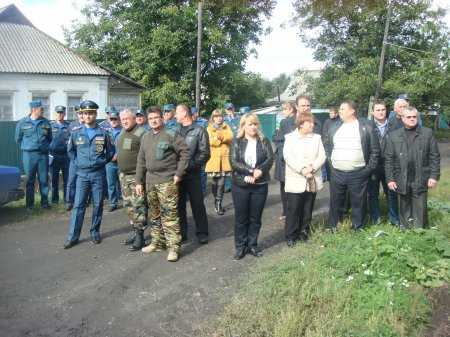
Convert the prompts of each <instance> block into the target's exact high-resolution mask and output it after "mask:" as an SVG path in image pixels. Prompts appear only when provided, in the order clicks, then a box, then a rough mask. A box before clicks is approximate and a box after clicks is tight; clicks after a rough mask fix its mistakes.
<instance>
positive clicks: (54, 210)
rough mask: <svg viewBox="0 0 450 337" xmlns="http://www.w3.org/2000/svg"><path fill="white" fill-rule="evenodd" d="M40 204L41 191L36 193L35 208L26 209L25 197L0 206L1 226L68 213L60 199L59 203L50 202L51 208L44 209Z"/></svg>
mask: <svg viewBox="0 0 450 337" xmlns="http://www.w3.org/2000/svg"><path fill="white" fill-rule="evenodd" d="M40 205H41V198H40V195H39V193H36V195H35V201H34V208H33V209H32V210H27V209H26V207H25V198H22V199H21V200H18V201H13V202H10V203H8V204H6V205H4V206H0V226H1V225H6V224H13V223H17V222H23V221H27V220H31V219H36V218H38V217H41V218H42V217H46V218H55V217H57V216H60V215H61V214H65V213H67V211H66V210H65V206H64V202H63V201H62V200H60V201H59V204H57V205H55V204H50V205H51V209H48V210H47V209H42V208H41V207H40Z"/></svg>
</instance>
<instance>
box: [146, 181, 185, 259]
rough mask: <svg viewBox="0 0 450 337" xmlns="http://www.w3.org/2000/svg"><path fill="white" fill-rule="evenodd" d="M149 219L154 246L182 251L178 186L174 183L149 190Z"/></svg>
mask: <svg viewBox="0 0 450 337" xmlns="http://www.w3.org/2000/svg"><path fill="white" fill-rule="evenodd" d="M147 201H148V218H149V222H150V233H151V236H152V244H155V245H157V246H158V247H160V248H164V247H167V248H172V249H175V250H176V251H177V252H178V251H179V250H180V243H181V230H180V221H179V218H178V186H177V185H176V184H175V183H174V182H173V181H170V182H167V183H162V184H156V185H153V186H152V187H149V188H148V189H147Z"/></svg>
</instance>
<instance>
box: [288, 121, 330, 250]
mask: <svg viewBox="0 0 450 337" xmlns="http://www.w3.org/2000/svg"><path fill="white" fill-rule="evenodd" d="M313 129H314V117H313V115H312V114H310V113H306V114H301V115H299V116H298V118H297V129H295V130H294V131H293V132H291V133H289V134H287V135H286V136H285V143H284V148H283V156H284V161H285V162H286V177H285V178H286V182H285V186H284V188H285V191H286V195H287V214H286V225H285V235H286V241H287V245H288V246H289V247H293V246H294V245H295V243H296V241H298V240H303V241H305V240H307V239H308V235H309V231H310V224H311V219H312V211H313V208H314V201H315V199H316V193H317V191H318V190H320V189H322V187H323V182H322V171H321V167H322V165H323V164H324V163H325V160H326V157H325V150H324V147H323V144H322V140H321V137H320V135H318V134H315V133H313Z"/></svg>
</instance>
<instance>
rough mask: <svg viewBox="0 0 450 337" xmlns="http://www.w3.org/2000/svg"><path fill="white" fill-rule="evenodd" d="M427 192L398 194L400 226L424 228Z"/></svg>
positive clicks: (426, 213)
mask: <svg viewBox="0 0 450 337" xmlns="http://www.w3.org/2000/svg"><path fill="white" fill-rule="evenodd" d="M427 194H428V193H427V192H423V193H420V194H418V195H414V194H412V193H408V194H405V195H402V194H398V200H399V219H400V227H401V228H424V227H427V225H428V209H427Z"/></svg>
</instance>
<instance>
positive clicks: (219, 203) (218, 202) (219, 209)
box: [215, 199, 225, 215]
mask: <svg viewBox="0 0 450 337" xmlns="http://www.w3.org/2000/svg"><path fill="white" fill-rule="evenodd" d="M215 206H216V207H215V208H216V212H217V214H218V215H223V214H224V213H225V210H224V209H223V207H222V199H216V203H215Z"/></svg>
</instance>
